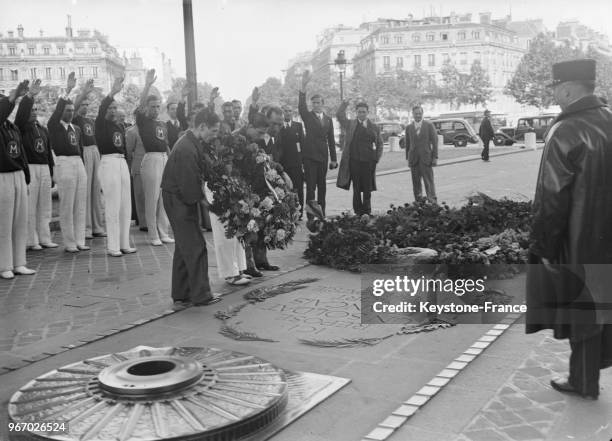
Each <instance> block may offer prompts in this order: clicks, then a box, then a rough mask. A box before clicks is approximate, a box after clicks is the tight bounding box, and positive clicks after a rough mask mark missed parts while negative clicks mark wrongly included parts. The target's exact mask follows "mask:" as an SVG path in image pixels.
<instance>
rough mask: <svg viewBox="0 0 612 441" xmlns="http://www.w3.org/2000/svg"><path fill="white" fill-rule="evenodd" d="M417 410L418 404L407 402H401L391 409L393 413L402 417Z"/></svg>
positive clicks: (410, 414)
mask: <svg viewBox="0 0 612 441" xmlns="http://www.w3.org/2000/svg"><path fill="white" fill-rule="evenodd" d="M417 410H419V406H411V405H407V404H402V405H401V406H400V407H398V408H397V409H395V410H394V411H393V415H399V416H403V417H409V416H412V415H414V413H415V412H416V411H417Z"/></svg>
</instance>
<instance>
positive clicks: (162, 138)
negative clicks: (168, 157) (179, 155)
mask: <svg viewBox="0 0 612 441" xmlns="http://www.w3.org/2000/svg"><path fill="white" fill-rule="evenodd" d="M136 125H137V126H138V133H140V139H142V145H143V146H144V149H145V151H146V152H147V153H150V152H162V153H169V152H170V149H169V148H168V135H167V129H166V124H165V123H164V122H163V121H160V120H157V119H153V118H149V117H148V116H147V115H145V113H144V112H143V111H142V110H138V112H137V113H136Z"/></svg>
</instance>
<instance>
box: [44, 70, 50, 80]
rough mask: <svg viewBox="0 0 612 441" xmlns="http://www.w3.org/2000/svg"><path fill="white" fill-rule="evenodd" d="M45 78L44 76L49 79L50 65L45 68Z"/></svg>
mask: <svg viewBox="0 0 612 441" xmlns="http://www.w3.org/2000/svg"><path fill="white" fill-rule="evenodd" d="M45 78H46V79H47V80H50V79H51V68H50V67H46V68H45Z"/></svg>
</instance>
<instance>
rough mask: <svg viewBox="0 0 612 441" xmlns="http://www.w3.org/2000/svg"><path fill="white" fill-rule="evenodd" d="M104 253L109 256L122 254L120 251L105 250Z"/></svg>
mask: <svg viewBox="0 0 612 441" xmlns="http://www.w3.org/2000/svg"><path fill="white" fill-rule="evenodd" d="M106 254H108V255H109V256H111V257H121V256H123V253H122V252H121V251H112V250H107V251H106Z"/></svg>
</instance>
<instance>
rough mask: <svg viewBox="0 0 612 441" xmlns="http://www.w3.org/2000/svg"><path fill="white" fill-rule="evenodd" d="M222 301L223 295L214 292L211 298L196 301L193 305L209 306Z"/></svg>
mask: <svg viewBox="0 0 612 441" xmlns="http://www.w3.org/2000/svg"><path fill="white" fill-rule="evenodd" d="M220 301H221V296H220V295H218V294H214V295H213V296H212V297H211V298H210V299H208V300H205V301H203V302H198V303H194V304H193V306H208V305H212V304H213V303H217V302H220Z"/></svg>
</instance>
